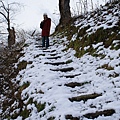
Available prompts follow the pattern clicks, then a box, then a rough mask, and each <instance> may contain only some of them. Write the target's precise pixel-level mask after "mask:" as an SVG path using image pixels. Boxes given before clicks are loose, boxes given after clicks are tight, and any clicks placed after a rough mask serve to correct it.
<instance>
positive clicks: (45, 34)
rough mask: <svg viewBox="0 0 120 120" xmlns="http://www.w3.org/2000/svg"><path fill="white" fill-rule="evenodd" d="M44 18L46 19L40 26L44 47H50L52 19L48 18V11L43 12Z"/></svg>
mask: <svg viewBox="0 0 120 120" xmlns="http://www.w3.org/2000/svg"><path fill="white" fill-rule="evenodd" d="M43 18H44V20H43V21H42V22H41V23H40V28H41V29H42V47H46V48H48V47H49V35H50V27H51V19H50V18H48V16H47V14H46V13H44V14H43ZM45 43H46V44H45Z"/></svg>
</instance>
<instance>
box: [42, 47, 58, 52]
mask: <svg viewBox="0 0 120 120" xmlns="http://www.w3.org/2000/svg"><path fill="white" fill-rule="evenodd" d="M55 51H56V50H48V49H46V48H45V49H43V52H49V53H53V52H55Z"/></svg>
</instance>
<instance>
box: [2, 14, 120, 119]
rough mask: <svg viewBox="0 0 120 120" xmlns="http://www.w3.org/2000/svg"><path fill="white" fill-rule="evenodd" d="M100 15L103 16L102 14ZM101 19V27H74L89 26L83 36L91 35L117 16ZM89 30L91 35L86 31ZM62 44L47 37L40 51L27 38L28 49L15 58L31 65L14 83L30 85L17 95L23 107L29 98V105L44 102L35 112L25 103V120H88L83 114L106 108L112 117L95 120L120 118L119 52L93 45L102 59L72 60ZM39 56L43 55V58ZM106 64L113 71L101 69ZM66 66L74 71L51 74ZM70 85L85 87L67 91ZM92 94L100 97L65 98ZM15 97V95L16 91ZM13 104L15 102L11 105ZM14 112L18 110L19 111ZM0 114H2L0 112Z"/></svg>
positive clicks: (85, 23)
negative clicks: (76, 119)
mask: <svg viewBox="0 0 120 120" xmlns="http://www.w3.org/2000/svg"><path fill="white" fill-rule="evenodd" d="M103 14H104V15H106V13H103ZM88 17H89V16H88ZM104 19H105V22H104V23H102V24H101V25H98V24H95V21H93V20H94V19H89V21H87V20H83V21H81V22H80V23H79V24H76V26H81V25H82V26H81V27H80V29H81V28H84V27H85V26H87V25H90V26H91V27H90V29H88V30H87V31H86V32H87V34H91V33H93V31H96V30H97V29H99V28H100V27H104V29H107V28H112V27H113V26H115V24H116V22H117V21H118V17H116V16H111V15H106V16H105V17H104ZM109 22H112V25H110V26H108V25H107V23H109ZM77 23H78V22H77ZM91 30H92V32H90V31H91ZM76 36H77V35H74V37H73V41H74V39H75V37H76ZM54 40H56V42H57V43H56V44H54V45H53V41H54ZM63 41H64V43H65V44H67V38H66V37H65V38H63V39H59V38H57V37H54V38H52V37H50V44H51V46H50V47H49V48H48V49H47V50H44V49H42V48H41V47H38V45H39V44H40V42H39V41H36V40H35V39H34V38H28V39H27V40H26V44H28V45H29V46H26V47H24V50H23V51H22V52H23V53H25V54H24V56H23V57H21V58H20V59H19V61H18V63H19V62H21V61H23V60H24V61H27V62H28V63H29V62H30V61H32V64H28V65H27V68H26V69H24V70H21V71H20V72H19V74H18V76H17V77H16V80H18V81H20V83H19V85H20V86H22V85H23V84H25V83H30V85H29V86H28V87H27V88H26V89H24V90H23V91H22V93H21V97H22V99H23V100H24V104H27V102H28V101H29V100H30V99H31V98H32V99H33V102H35V101H36V102H37V103H38V104H44V103H45V108H44V109H43V110H42V111H40V112H38V111H37V108H36V106H35V104H34V103H32V104H28V105H27V109H28V110H30V111H31V112H30V115H29V117H28V118H26V119H25V120H47V119H48V118H50V117H52V116H55V120H65V115H69V114H71V115H72V116H74V117H82V120H88V119H87V118H85V117H83V115H84V114H86V113H91V112H96V111H101V110H107V109H114V110H115V113H114V114H113V115H112V116H99V117H98V118H96V119H95V120H118V119H119V118H120V107H119V104H120V49H118V50H111V49H110V48H109V47H108V48H104V46H103V43H102V42H101V43H98V44H93V47H94V48H97V53H98V54H101V53H102V54H104V55H105V57H104V58H103V59H101V58H100V57H93V56H91V55H88V54H85V55H83V56H82V57H81V58H76V57H75V56H74V54H75V51H74V50H73V49H71V48H70V49H69V50H67V51H64V49H65V48H66V46H65V45H63V44H61V43H62V42H63ZM119 41H120V40H115V41H114V44H117V43H118V42H119ZM88 48H89V46H87V47H85V48H84V49H85V50H86V49H88ZM43 54H45V55H44V56H43ZM53 54H56V56H60V58H58V59H48V58H50V57H51V58H52V57H54V56H52V55H53ZM68 60H72V62H71V63H69V64H63V65H58V66H54V65H51V64H45V63H47V62H48V63H55V62H63V61H64V62H66V61H68ZM106 64H107V65H108V67H112V68H114V69H112V70H107V68H103V66H104V65H106ZM16 66H17V65H16ZM67 67H73V68H74V70H72V71H69V72H65V73H64V72H61V71H52V69H53V70H55V69H61V68H67ZM75 74H79V75H78V76H75V77H74V78H66V77H65V75H75ZM116 74H117V76H116ZM21 76H22V77H21ZM70 82H78V83H85V82H87V84H84V85H82V86H76V87H75V88H71V87H67V86H66V85H65V84H67V83H70ZM40 91H42V92H43V93H41V92H40ZM93 93H98V94H102V95H101V96H99V97H97V98H95V99H89V100H87V101H85V102H84V101H83V100H81V101H79V102H76V101H73V102H71V101H70V100H69V98H72V97H76V96H81V95H88V94H93ZM15 94H17V92H16V93H15ZM2 99H4V96H2ZM14 104H18V103H17V102H14ZM14 104H13V105H14ZM91 106H93V107H91ZM16 111H19V109H17V110H16ZM0 112H2V110H0ZM40 116H41V117H40ZM16 120H22V117H21V116H19V117H18V118H17V119H16ZM89 120H90V119H89Z"/></svg>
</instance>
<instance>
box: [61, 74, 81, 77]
mask: <svg viewBox="0 0 120 120" xmlns="http://www.w3.org/2000/svg"><path fill="white" fill-rule="evenodd" d="M79 75H81V74H74V75H64V76H60V77H66V78H74V77H76V76H79Z"/></svg>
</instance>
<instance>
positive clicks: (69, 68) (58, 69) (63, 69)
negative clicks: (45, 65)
mask: <svg viewBox="0 0 120 120" xmlns="http://www.w3.org/2000/svg"><path fill="white" fill-rule="evenodd" d="M50 70H52V71H61V72H69V71H72V70H74V68H73V67H66V68H57V69H50Z"/></svg>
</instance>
